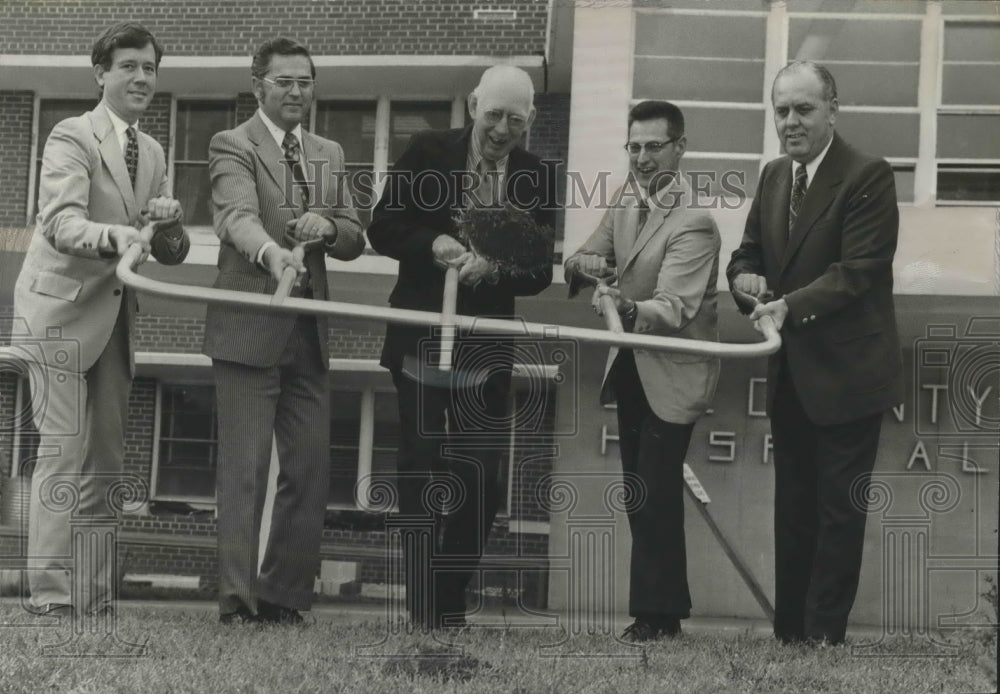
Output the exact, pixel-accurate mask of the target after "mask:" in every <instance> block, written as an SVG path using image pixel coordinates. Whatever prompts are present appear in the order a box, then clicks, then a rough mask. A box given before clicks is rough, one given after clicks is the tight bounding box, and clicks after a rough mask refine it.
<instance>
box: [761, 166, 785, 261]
mask: <svg viewBox="0 0 1000 694" xmlns="http://www.w3.org/2000/svg"><path fill="white" fill-rule="evenodd" d="M776 167H777V168H776V170H775V174H774V188H775V193H774V195H773V196H771V205H772V207H771V214H770V215H769V216H770V218H771V219H772V220H774V223H773V224H769V225H766V226H765V229H764V232H763V233H765V234H767V235H768V236H769V237H770V238H769V243H768V244H767V245H768V246H770V247H771V248H773V249H774V257H775V259H776V260H779V261H780V260H781V259H782V258H783V257H784V256H785V248H786V247H787V246H788V204H789V200H790V199H791V197H792V172H791V168H792V164H791V160H790V159H789V158H788V157H782V158H781V159H780V160H779V162H778V164H776Z"/></svg>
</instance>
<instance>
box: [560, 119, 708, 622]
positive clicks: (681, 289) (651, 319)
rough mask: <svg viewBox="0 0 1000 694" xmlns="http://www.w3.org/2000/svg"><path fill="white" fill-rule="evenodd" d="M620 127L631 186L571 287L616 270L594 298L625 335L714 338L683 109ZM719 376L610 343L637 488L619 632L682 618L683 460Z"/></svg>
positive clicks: (688, 359) (687, 358)
mask: <svg viewBox="0 0 1000 694" xmlns="http://www.w3.org/2000/svg"><path fill="white" fill-rule="evenodd" d="M628 126H629V127H628V143H627V144H626V145H625V148H626V149H627V150H628V153H629V164H630V178H629V181H628V184H627V185H626V186H624V187H623V188H622V189H621V190H620V191H618V193H617V197H616V199H615V200H614V202H613V204H612V205H611V206H610V207H609V208H608V210H607V211H606V212H605V214H604V217H603V218H602V219H601V223H600V225H599V226H598V227H597V230H596V231H594V233H593V234H592V235H591V237H590V238H589V239H587V241H586V242H585V243H584V244H583V246H581V247H580V250H579V251H578V252H577V253H576V254H575V255H573V256H572V257H570V258H568V259H567V260H566V263H565V267H566V274H567V279H568V280H569V282H570V290H571V293H573V292H575V290H576V289H577V285H578V284H579V283H580V279H581V274H583V275H589V276H591V277H602V278H610V277H615V276H617V279H618V284H617V287H612V288H608V287H603V286H602V287H599V288H598V291H597V293H596V294H595V299H597V297H598V296H599V295H600V294H608V295H610V296H611V297H612V299H613V300H614V304H615V307H616V309H617V310H618V312H619V313H620V314H621V320H622V324H623V327H624V328H625V329H626V330H627V331H629V332H636V333H648V334H652V335H664V336H674V337H685V338H690V339H694V340H718V339H719V338H718V330H717V328H716V320H717V317H716V316H717V314H716V295H717V291H716V282H717V281H718V275H719V245H720V240H719V230H718V228H717V227H716V225H715V221H714V220H713V219H712V215H711V214H709V213H708V211H707V210H706V209H704V207H699V206H698V205H697V204H696V201H695V200H693V198H692V193H691V187H690V186H689V185H688V184H687V182H686V181H684V179H682V178H681V176H680V174H679V170H678V167H679V164H680V160H681V157H682V156H683V155H684V150H685V148H686V146H687V141H686V139H685V137H684V116H683V114H682V113H681V111H680V109H679V108H677V107H676V106H674V105H673V104H671V103H669V102H666V101H644V102H642V103H639V104H636V105H635V106H634V107H633V108H632V110H631V111H630V112H629V116H628ZM595 308H597V309H598V312H600V305H599V304H598V303H596V302H595ZM718 379H719V360H718V359H714V358H710V357H702V356H698V355H688V354H674V353H670V352H647V351H644V350H631V349H617V348H614V349H612V350H611V353H610V354H609V355H608V363H607V368H606V370H605V376H604V387H603V389H602V392H601V400H602V402H604V403H608V402H612V401H614V400H617V402H618V436H619V447H620V449H621V457H622V470H623V471H624V472H625V474H626V475H627V477H626V484H636V483H638V484H640V485H641V487H642V489H641V490H637V493H636V495H635V496H634V497H633V498H635V499H636V500H637V503H636V504H635V507H634V508H632V509H630V511H629V514H628V518H629V527H630V528H631V531H632V564H631V574H630V585H629V614H630V615H631V616H632V617H634V618H635V621H634V622H633V623H632V625H630V626H629V627H628V629H626V631H625V635H624V636H625V638H627V639H630V640H633V641H649V640H653V639H658V638H661V637H664V636H668V637H669V636H676V635H677V634H679V633H680V630H681V627H680V620H681V619H684V618H686V617H688V616H689V613H690V609H691V595H690V592H689V590H688V582H687V553H686V549H685V543H684V457H685V456H686V455H687V449H688V444H689V442H690V441H691V431H692V429H693V428H694V424H695V421H696V420H697V419H698V417H699V416H701V415H702V414H703V413H704V412H705V410H706V409H707V408H708V406H709V405H710V403H711V401H712V396H713V395H714V394H715V386H716V383H717V382H718Z"/></svg>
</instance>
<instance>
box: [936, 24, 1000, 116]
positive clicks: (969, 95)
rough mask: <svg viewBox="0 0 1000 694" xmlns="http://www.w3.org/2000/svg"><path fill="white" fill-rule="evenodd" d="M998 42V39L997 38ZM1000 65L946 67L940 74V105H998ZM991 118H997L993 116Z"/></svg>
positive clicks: (999, 101) (999, 39) (946, 65)
mask: <svg viewBox="0 0 1000 694" xmlns="http://www.w3.org/2000/svg"><path fill="white" fill-rule="evenodd" d="M997 41H1000V37H998V38H997ZM998 76H1000V64H997V65H948V64H945V65H944V66H943V68H942V74H941V103H942V104H961V105H969V106H980V105H989V106H993V105H997V104H1000V78H998ZM993 118H998V116H996V115H994V116H993Z"/></svg>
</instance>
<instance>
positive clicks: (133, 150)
mask: <svg viewBox="0 0 1000 694" xmlns="http://www.w3.org/2000/svg"><path fill="white" fill-rule="evenodd" d="M125 137H126V139H127V140H128V141H127V142H126V143H125V168H127V169H128V179H129V181H131V182H132V189H133V190H135V174H136V171H138V170H139V141H138V140H137V139H136V137H135V128H133V127H132V126H129V127H128V128H126V129H125Z"/></svg>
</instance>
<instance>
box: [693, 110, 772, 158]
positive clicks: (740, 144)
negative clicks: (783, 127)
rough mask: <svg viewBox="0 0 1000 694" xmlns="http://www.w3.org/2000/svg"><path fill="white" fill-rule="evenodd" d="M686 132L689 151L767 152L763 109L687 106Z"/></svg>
mask: <svg viewBox="0 0 1000 694" xmlns="http://www.w3.org/2000/svg"><path fill="white" fill-rule="evenodd" d="M682 110H683V111H684V132H685V134H686V135H687V149H688V151H689V152H746V153H748V154H759V153H760V152H762V151H763V149H764V129H765V124H764V109H763V108H761V109H760V110H757V109H754V110H752V111H748V110H745V109H726V108H697V107H691V106H685V107H684V108H683V109H682Z"/></svg>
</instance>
